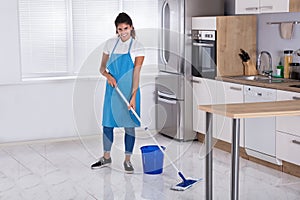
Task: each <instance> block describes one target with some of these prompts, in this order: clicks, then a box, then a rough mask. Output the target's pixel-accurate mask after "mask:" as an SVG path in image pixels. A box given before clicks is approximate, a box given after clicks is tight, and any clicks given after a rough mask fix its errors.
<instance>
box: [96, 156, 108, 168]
mask: <svg viewBox="0 0 300 200" xmlns="http://www.w3.org/2000/svg"><path fill="white" fill-rule="evenodd" d="M110 164H111V158H108V159H106V158H104V157H101V158H100V159H99V160H98V161H97V162H95V163H94V164H92V165H91V168H92V169H99V168H102V167H107V166H109V165H110Z"/></svg>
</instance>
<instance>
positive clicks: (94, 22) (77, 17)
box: [72, 0, 119, 72]
mask: <svg viewBox="0 0 300 200" xmlns="http://www.w3.org/2000/svg"><path fill="white" fill-rule="evenodd" d="M118 12H119V0H110V1H107V0H73V1H72V15H73V47H74V67H75V71H76V72H78V71H79V70H80V67H81V66H82V64H83V63H84V61H85V60H86V59H87V58H88V56H89V55H90V53H91V52H92V51H93V50H95V49H96V48H97V47H98V46H99V45H101V44H103V43H104V42H105V41H106V40H107V39H108V38H110V37H113V36H114V34H115V30H116V29H115V26H114V20H115V18H116V16H117V14H118ZM99 56H101V55H99Z"/></svg>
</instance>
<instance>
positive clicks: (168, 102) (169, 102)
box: [157, 97, 176, 104]
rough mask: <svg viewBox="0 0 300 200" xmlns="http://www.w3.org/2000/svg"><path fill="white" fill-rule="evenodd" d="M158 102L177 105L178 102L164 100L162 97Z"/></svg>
mask: <svg viewBox="0 0 300 200" xmlns="http://www.w3.org/2000/svg"><path fill="white" fill-rule="evenodd" d="M157 100H158V101H161V102H164V103H167V104H176V100H169V99H164V98H162V97H158V98H157Z"/></svg>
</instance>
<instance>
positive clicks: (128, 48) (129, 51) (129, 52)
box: [128, 38, 133, 53]
mask: <svg viewBox="0 0 300 200" xmlns="http://www.w3.org/2000/svg"><path fill="white" fill-rule="evenodd" d="M132 41H133V39H132V38H131V40H130V44H129V48H128V53H130V49H131V46H132Z"/></svg>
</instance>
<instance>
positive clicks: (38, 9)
mask: <svg viewBox="0 0 300 200" xmlns="http://www.w3.org/2000/svg"><path fill="white" fill-rule="evenodd" d="M19 12H20V40H21V64H22V74H23V75H24V76H40V75H44V74H48V73H56V74H57V73H66V72H68V67H69V58H70V53H69V47H68V45H69V44H68V42H69V38H68V35H69V30H68V25H69V22H68V15H67V3H66V1H65V0H42V1H39V0H19Z"/></svg>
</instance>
